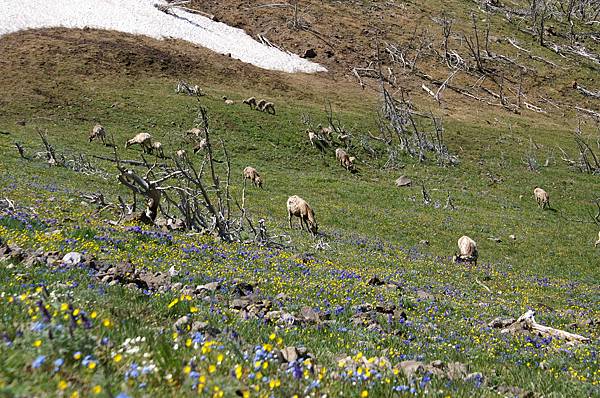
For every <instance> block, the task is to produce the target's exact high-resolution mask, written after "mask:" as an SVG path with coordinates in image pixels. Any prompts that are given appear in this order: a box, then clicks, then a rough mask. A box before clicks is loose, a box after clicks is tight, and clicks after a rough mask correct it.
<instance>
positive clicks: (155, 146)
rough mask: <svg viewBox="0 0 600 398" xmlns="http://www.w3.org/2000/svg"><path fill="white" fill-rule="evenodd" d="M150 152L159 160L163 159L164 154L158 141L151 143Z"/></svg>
mask: <svg viewBox="0 0 600 398" xmlns="http://www.w3.org/2000/svg"><path fill="white" fill-rule="evenodd" d="M152 151H156V155H157V156H159V157H161V158H164V157H165V153H164V152H163V146H162V144H161V143H160V142H159V141H154V142H153V143H152Z"/></svg>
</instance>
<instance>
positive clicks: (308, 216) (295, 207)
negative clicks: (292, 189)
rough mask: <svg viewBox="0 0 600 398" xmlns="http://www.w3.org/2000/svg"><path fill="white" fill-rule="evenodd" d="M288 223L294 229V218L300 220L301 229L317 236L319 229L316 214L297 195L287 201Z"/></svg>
mask: <svg viewBox="0 0 600 398" xmlns="http://www.w3.org/2000/svg"><path fill="white" fill-rule="evenodd" d="M287 211H288V221H289V223H290V228H292V216H295V217H298V218H300V229H304V225H305V224H306V229H307V230H308V231H309V232H310V233H311V234H312V235H313V236H316V235H317V230H318V228H319V226H318V224H317V222H316V221H315V213H314V211H313V209H312V208H311V207H310V206H309V205H308V203H307V202H306V201H305V200H304V199H302V198H301V197H299V196H297V195H293V196H290V197H289V198H288V200H287Z"/></svg>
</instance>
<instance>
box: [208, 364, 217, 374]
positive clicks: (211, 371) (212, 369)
mask: <svg viewBox="0 0 600 398" xmlns="http://www.w3.org/2000/svg"><path fill="white" fill-rule="evenodd" d="M216 371H217V367H216V366H215V365H209V366H208V373H215V372H216Z"/></svg>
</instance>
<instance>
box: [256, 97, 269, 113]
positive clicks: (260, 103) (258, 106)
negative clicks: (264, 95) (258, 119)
mask: <svg viewBox="0 0 600 398" xmlns="http://www.w3.org/2000/svg"><path fill="white" fill-rule="evenodd" d="M266 103H267V101H266V100H264V99H261V100H260V101H258V102H257V103H256V110H257V111H262V110H263V107H264V106H265V104H266Z"/></svg>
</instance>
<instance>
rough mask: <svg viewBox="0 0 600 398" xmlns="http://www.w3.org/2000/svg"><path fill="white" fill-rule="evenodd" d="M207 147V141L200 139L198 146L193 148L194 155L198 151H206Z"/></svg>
mask: <svg viewBox="0 0 600 398" xmlns="http://www.w3.org/2000/svg"><path fill="white" fill-rule="evenodd" d="M207 146H208V141H206V138H202V140H201V141H200V142H199V143H198V145H196V146H195V147H194V153H195V154H196V153H198V152H200V151H203V150H204V149H206V147H207Z"/></svg>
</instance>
